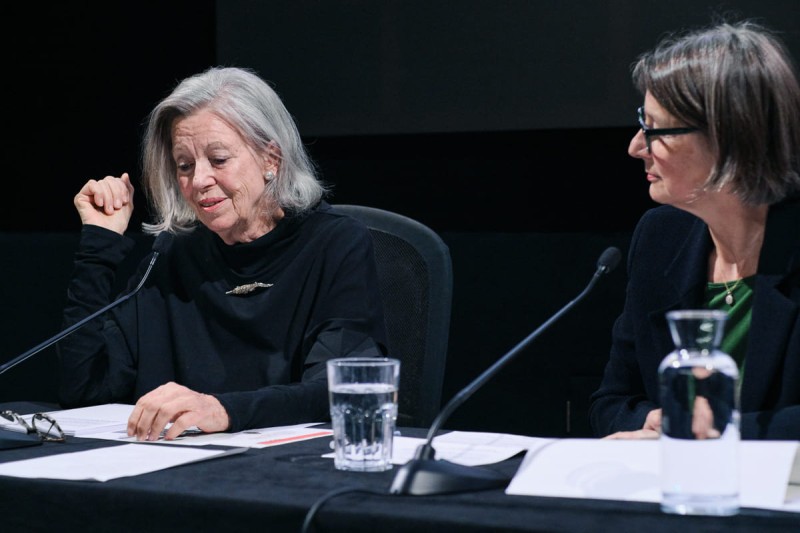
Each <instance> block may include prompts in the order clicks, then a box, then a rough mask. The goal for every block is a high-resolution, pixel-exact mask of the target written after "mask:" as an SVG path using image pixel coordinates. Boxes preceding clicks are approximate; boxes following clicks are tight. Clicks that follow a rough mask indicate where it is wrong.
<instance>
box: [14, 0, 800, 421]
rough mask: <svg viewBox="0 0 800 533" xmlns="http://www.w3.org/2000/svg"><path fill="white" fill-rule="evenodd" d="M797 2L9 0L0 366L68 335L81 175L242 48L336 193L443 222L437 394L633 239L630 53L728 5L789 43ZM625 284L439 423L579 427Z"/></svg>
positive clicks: (27, 388) (118, 159) (507, 344)
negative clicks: (180, 88)
mask: <svg viewBox="0 0 800 533" xmlns="http://www.w3.org/2000/svg"><path fill="white" fill-rule="evenodd" d="M797 8H798V2H797V0H772V1H764V0H737V1H715V2H711V1H708V2H706V1H695V0H673V1H671V2H659V1H654V0H638V1H637V0H610V1H607V2H588V1H587V2H579V1H572V2H565V1H557V0H542V1H533V0H460V1H458V2H429V1H428V2H423V1H420V0H386V1H381V2H375V1H372V0H337V1H331V0H328V1H321V0H320V1H310V0H302V1H292V0H281V1H270V2H255V1H251V2H246V1H243V0H227V1H225V2H216V1H213V0H194V1H186V0H180V1H172V2H140V3H127V4H120V5H102V6H100V7H98V6H95V5H93V6H91V7H90V6H89V5H86V6H83V5H75V4H69V5H63V4H62V5H57V6H47V7H43V6H40V5H33V4H29V5H24V6H16V7H13V8H9V9H8V10H7V14H6V21H7V27H8V29H11V28H13V29H14V32H13V33H14V34H16V35H17V37H14V38H13V39H9V37H8V36H7V37H6V39H7V41H8V42H7V44H6V50H7V52H8V53H7V57H6V64H7V65H8V68H7V69H6V76H4V78H5V80H6V81H5V85H6V91H7V93H6V94H7V96H6V98H7V104H6V106H5V109H4V111H5V113H4V115H5V118H6V120H5V125H6V132H5V133H6V134H5V136H4V139H5V141H4V142H5V143H6V146H8V147H9V148H10V149H9V150H8V151H7V154H8V155H10V157H8V158H7V161H6V170H7V172H6V177H5V179H4V187H3V191H4V193H5V194H4V199H5V202H4V208H3V209H2V210H0V233H2V234H4V235H7V236H11V237H13V241H8V242H14V243H18V242H20V241H24V242H25V245H24V246H22V247H19V246H14V248H13V249H7V250H4V254H5V258H4V260H3V261H0V274H2V278H0V279H2V280H3V283H0V313H2V315H1V316H0V338H2V339H3V342H2V343H1V344H0V361H4V360H8V359H11V358H12V357H13V356H15V355H17V354H19V353H21V352H23V351H24V350H25V349H27V348H29V347H30V346H32V345H34V344H36V343H38V342H40V341H41V340H43V339H45V338H47V337H48V336H50V335H51V334H53V333H54V332H55V331H56V330H57V329H58V325H59V311H60V305H61V302H62V300H63V290H64V287H65V286H66V280H67V278H68V274H69V272H68V271H69V265H70V261H71V257H70V254H71V252H72V241H71V240H70V239H72V237H73V236H74V234H75V232H77V230H78V229H79V219H78V217H77V214H76V213H75V212H74V209H73V207H72V197H73V196H74V194H75V193H76V192H77V191H78V189H79V188H80V187H81V185H82V184H83V183H84V182H85V181H86V180H88V179H90V178H101V177H103V176H105V175H108V174H113V175H119V174H121V173H122V172H125V171H128V172H131V173H132V175H133V176H134V179H137V178H138V176H139V160H138V157H139V140H140V136H141V133H142V125H143V123H144V120H145V117H146V115H147V113H148V111H149V110H150V109H151V108H152V106H153V105H154V104H155V103H156V102H157V101H158V100H159V99H160V98H161V97H163V96H165V95H166V94H167V93H168V92H169V91H170V90H171V89H172V87H173V86H174V85H175V83H176V82H177V81H179V80H180V79H182V78H184V77H186V76H188V75H190V74H194V73H196V72H199V71H201V70H203V69H205V68H206V67H208V66H211V65H217V64H222V65H236V66H245V67H251V68H254V69H255V70H257V71H258V72H259V73H260V74H261V75H262V76H264V77H265V78H266V79H268V80H269V81H270V82H271V83H273V85H274V87H275V88H276V90H277V91H278V92H279V94H281V96H282V97H283V99H284V101H285V102H286V104H287V107H288V108H289V110H290V111H291V112H292V113H293V114H294V115H295V117H296V119H297V122H298V125H299V127H300V130H301V133H302V134H303V135H304V137H305V140H306V141H307V144H308V148H309V151H310V153H311V155H312V157H313V158H314V159H315V161H316V162H317V163H318V166H319V170H320V174H321V176H322V178H323V179H324V180H326V181H327V182H328V183H329V184H330V185H331V186H332V187H333V196H332V199H331V200H332V201H333V202H336V203H360V204H367V205H373V206H376V207H382V208H384V209H390V210H394V211H398V212H400V213H403V214H406V215H408V216H411V217H414V218H416V219H418V220H420V221H422V222H423V223H426V224H428V225H429V226H430V227H431V228H433V229H434V230H435V231H437V232H439V233H440V234H441V235H442V236H443V237H444V238H445V241H446V242H447V243H448V245H449V246H450V248H451V253H452V255H453V260H454V273H455V294H454V307H453V323H452V331H451V343H450V350H449V353H448V363H447V379H446V382H445V398H449V397H451V396H452V395H453V394H455V393H456V392H457V391H458V390H459V389H460V388H461V387H463V386H464V385H465V384H466V383H468V382H469V381H470V380H471V379H473V378H474V377H475V376H477V375H478V374H479V373H480V372H481V371H483V370H484V369H485V368H486V367H487V366H488V365H489V364H491V363H492V362H493V361H494V360H496V359H497V358H498V357H499V356H501V355H502V354H503V353H505V351H507V350H508V349H510V348H511V347H512V346H514V344H516V343H517V342H518V341H519V340H521V339H522V338H524V337H525V336H526V335H527V334H528V333H529V332H530V331H531V330H533V329H534V328H535V327H536V326H538V325H539V324H541V323H542V322H543V321H544V320H546V319H547V317H548V316H550V315H551V314H552V313H554V312H555V311H556V310H558V309H559V308H560V307H561V306H562V305H564V304H566V303H567V301H569V300H570V299H571V298H573V297H574V296H575V295H577V294H578V293H579V292H580V290H581V289H582V288H583V286H584V285H585V283H586V282H588V279H589V277H590V276H591V274H592V273H593V271H594V262H595V260H596V258H597V256H598V255H599V254H600V252H601V251H602V250H603V249H604V248H605V247H606V246H608V245H616V246H619V247H620V248H621V249H623V251H625V250H626V249H627V240H628V238H629V235H630V231H631V230H632V228H633V225H634V224H635V222H636V220H637V219H638V217H639V216H640V215H641V213H642V212H643V211H644V210H645V209H647V208H649V207H651V206H652V205H653V204H652V202H651V201H650V199H649V197H648V195H647V185H646V181H645V180H644V176H643V173H642V165H641V164H640V163H639V162H638V161H635V160H633V159H631V158H629V157H628V156H627V154H626V149H627V145H628V141H629V139H630V137H631V136H632V135H633V134H634V133H635V132H636V127H635V116H634V109H635V108H636V107H637V106H638V105H640V101H641V97H640V96H639V95H637V94H636V93H635V92H634V91H633V88H632V87H631V84H630V80H629V67H630V64H631V62H632V61H634V60H635V58H636V56H637V55H638V54H639V53H640V52H642V51H644V50H645V49H647V48H649V47H651V46H653V45H654V44H655V42H656V41H657V40H658V38H659V37H660V36H662V35H663V34H664V33H665V32H668V31H672V30H678V29H682V28H687V27H694V26H698V25H703V24H705V23H707V22H709V21H711V20H712V19H713V18H714V17H718V16H721V15H727V16H730V17H735V18H741V17H748V18H754V19H756V20H757V21H760V22H763V23H766V24H767V25H769V26H771V27H773V28H774V29H776V30H778V31H779V32H780V33H781V35H782V36H783V38H784V40H785V41H786V42H787V43H788V45H789V47H790V49H791V50H792V51H793V55H794V57H795V58H800V17H799V16H798V11H800V10H798V9H797ZM9 33H10V32H7V35H8V34H9ZM136 205H137V209H136V214H135V217H134V221H133V224H132V228H131V230H132V231H133V232H135V231H136V228H138V226H139V223H140V222H141V221H142V220H144V219H146V218H147V206H146V204H145V201H144V199H143V197H142V196H141V194H140V193H138V192H137V197H136ZM4 242H6V241H4ZM144 244H146V243H144ZM145 249H146V246H145V247H144V248H143V251H144V250H145ZM623 291H624V269H622V268H620V269H619V270H618V271H617V272H615V273H613V274H612V275H611V276H609V279H608V280H604V283H603V284H602V285H600V286H599V287H598V288H597V289H596V291H595V292H593V294H592V295H590V298H588V299H587V300H586V301H585V302H584V303H582V304H581V306H579V307H578V308H576V309H575V310H574V311H573V313H572V314H571V315H570V316H568V317H566V318H565V319H563V320H562V321H560V322H559V323H558V324H556V326H555V327H554V328H553V329H552V330H550V331H548V333H547V334H546V335H544V336H543V337H542V338H541V339H540V342H539V343H537V344H536V345H535V346H532V347H531V348H530V349H529V350H527V352H526V353H525V354H523V356H522V357H520V359H519V360H517V361H515V362H514V363H513V365H512V367H510V368H508V369H507V370H506V371H504V372H503V373H501V374H500V375H498V376H497V377H496V378H495V379H494V380H493V381H492V382H491V383H490V385H489V386H488V387H487V388H486V390H484V391H481V392H480V393H478V394H476V395H475V396H474V397H473V398H472V399H471V400H470V401H469V403H468V404H467V405H465V406H464V408H462V409H461V410H460V411H458V412H457V413H456V414H455V415H454V416H453V417H452V420H451V424H450V425H451V426H452V427H462V428H465V429H487V430H493V431H507V432H519V433H528V434H536V435H562V434H572V435H579V436H580V435H583V434H585V433H586V432H587V431H588V429H587V426H586V420H585V404H586V400H587V394H588V391H590V390H592V388H593V387H594V386H596V382H597V379H598V376H599V373H600V372H601V371H602V366H603V363H604V360H605V357H606V356H607V351H608V342H609V336H610V326H611V323H612V322H613V318H614V317H615V316H616V314H617V313H618V312H619V310H620V309H621V305H622V298H623ZM52 358H53V353H52V349H49V350H48V351H46V352H44V353H43V354H41V357H40V358H37V361H29V362H26V363H24V364H23V365H20V366H19V367H16V368H15V369H14V370H12V371H11V372H9V373H7V374H6V375H3V376H0V399H3V398H4V399H23V398H25V399H28V398H30V397H31V396H39V397H46V396H48V395H52V390H53V384H54V379H55V377H54V376H53V372H52ZM32 376H34V378H32ZM32 399H38V398H32ZM45 399H46V398H45ZM568 408H569V410H570V411H569V412H568V411H567V409H568Z"/></svg>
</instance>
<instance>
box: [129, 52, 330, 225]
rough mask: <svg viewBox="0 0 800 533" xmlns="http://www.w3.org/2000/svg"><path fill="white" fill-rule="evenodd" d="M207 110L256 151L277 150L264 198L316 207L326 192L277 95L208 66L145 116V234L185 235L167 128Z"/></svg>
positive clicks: (252, 78) (185, 211)
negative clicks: (148, 211) (148, 219)
mask: <svg viewBox="0 0 800 533" xmlns="http://www.w3.org/2000/svg"><path fill="white" fill-rule="evenodd" d="M200 110H210V111H211V112H213V113H214V114H216V115H217V116H219V117H220V118H221V119H223V120H225V121H226V122H227V123H228V124H230V125H232V126H233V127H234V128H235V129H236V130H237V131H238V132H239V134H240V135H241V136H242V138H243V139H244V141H245V143H247V144H248V145H249V146H250V147H251V148H253V149H254V150H255V151H256V152H257V153H264V152H266V151H268V150H269V149H270V148H269V144H270V143H274V144H275V145H277V147H278V148H279V156H280V158H281V164H280V168H279V169H278V175H277V176H275V178H274V179H272V180H271V181H270V182H269V183H268V184H267V186H266V188H265V192H264V194H267V195H270V197H271V199H272V200H273V201H274V202H276V203H277V204H278V205H279V206H280V207H282V208H283V209H285V210H288V211H291V212H293V213H303V212H305V211H307V210H309V209H311V208H312V207H313V206H314V205H316V204H317V203H318V202H319V200H320V199H322V197H323V196H324V195H325V193H326V188H325V186H324V185H323V184H322V183H321V182H320V180H319V179H318V177H317V175H316V170H315V167H314V164H313V162H312V161H311V159H310V158H309V156H308V154H307V153H306V150H305V148H304V146H303V142H302V140H301V138H300V134H299V132H298V131H297V126H296V125H295V122H294V119H293V118H292V116H291V115H290V114H289V112H288V111H287V110H286V107H285V106H284V105H283V102H281V99H280V97H279V96H278V95H277V94H276V93H275V91H274V90H273V89H272V88H271V87H270V86H269V84H268V83H267V82H265V81H264V80H263V79H261V78H260V77H259V76H258V75H256V74H255V73H254V72H253V71H251V70H248V69H243V68H232V67H229V68H222V67H213V68H210V69H208V70H206V71H205V72H203V73H201V74H196V75H194V76H190V77H188V78H186V79H185V80H183V81H182V82H180V84H178V86H177V87H176V88H175V90H173V91H172V93H171V94H170V95H169V96H167V97H166V98H164V99H163V100H162V101H161V102H159V103H158V105H156V107H155V108H154V109H153V110H152V111H151V112H150V115H149V117H148V121H147V127H146V131H145V135H144V139H143V146H142V181H143V184H144V191H145V195H146V197H147V199H148V201H149V202H150V205H151V206H152V208H153V210H154V216H155V221H154V222H153V223H144V224H142V228H143V230H144V231H145V232H146V233H151V234H154V233H160V232H162V231H167V232H171V233H177V232H186V231H190V230H191V229H192V228H194V227H195V226H196V225H197V217H196V216H195V213H194V211H193V210H192V208H191V207H190V206H189V205H188V204H187V203H186V201H185V200H184V198H183V196H182V195H181V192H180V188H179V186H178V180H177V169H176V166H175V161H174V160H173V157H172V135H171V132H172V124H173V122H174V120H175V119H176V118H180V117H186V116H189V115H192V114H194V113H196V112H198V111H200Z"/></svg>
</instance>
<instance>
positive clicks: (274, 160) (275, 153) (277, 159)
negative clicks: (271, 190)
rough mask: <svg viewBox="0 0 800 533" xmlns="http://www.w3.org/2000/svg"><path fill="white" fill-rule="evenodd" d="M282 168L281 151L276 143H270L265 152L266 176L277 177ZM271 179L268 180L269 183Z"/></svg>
mask: <svg viewBox="0 0 800 533" xmlns="http://www.w3.org/2000/svg"><path fill="white" fill-rule="evenodd" d="M280 168H281V149H280V147H279V146H278V144H277V143H276V142H275V141H270V142H269V144H268V145H267V149H266V151H265V152H264V175H265V176H266V175H267V174H270V173H271V174H272V176H273V177H274V176H277V175H278V171H279V170H280ZM269 179H270V178H268V179H267V181H269Z"/></svg>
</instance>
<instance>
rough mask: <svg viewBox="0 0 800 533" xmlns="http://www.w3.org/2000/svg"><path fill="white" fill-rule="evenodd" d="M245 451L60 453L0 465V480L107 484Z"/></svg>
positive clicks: (143, 447)
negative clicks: (8, 478)
mask: <svg viewBox="0 0 800 533" xmlns="http://www.w3.org/2000/svg"><path fill="white" fill-rule="evenodd" d="M246 450H247V448H230V449H226V450H208V449H203V448H173V447H169V446H157V445H153V444H144V443H138V444H122V445H119V446H109V447H106V448H97V449H94V450H86V451H82V452H71V453H61V454H58V455H49V456H46V457H37V458H34V459H24V460H21V461H10V462H7V463H1V464H0V476H12V477H22V478H35V479H39V478H46V479H65V480H72V481H81V480H84V481H108V480H109V479H116V478H120V477H128V476H137V475H139V474H147V473H149V472H155V471H157V470H164V469H167V468H172V467H174V466H179V465H185V464H189V463H195V462H198V461H207V460H209V459H215V458H218V457H223V456H226V455H233V454H237V453H242V452H244V451H246Z"/></svg>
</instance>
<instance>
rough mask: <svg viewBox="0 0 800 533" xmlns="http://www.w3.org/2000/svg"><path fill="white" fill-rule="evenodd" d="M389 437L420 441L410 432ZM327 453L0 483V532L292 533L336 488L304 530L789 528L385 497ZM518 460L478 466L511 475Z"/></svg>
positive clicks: (573, 503)
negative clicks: (103, 477) (102, 478)
mask: <svg viewBox="0 0 800 533" xmlns="http://www.w3.org/2000/svg"><path fill="white" fill-rule="evenodd" d="M9 406H11V407H15V408H16V409H18V410H19V412H31V409H30V406H26V405H25V404H17V405H10V404H4V405H0V409H3V408H8V407H9ZM401 431H402V433H403V434H404V435H407V436H417V437H423V436H424V435H425V431H424V430H422V429H413V428H401ZM114 445H118V443H115V442H113V441H102V440H94V439H78V438H69V439H68V442H66V443H63V444H58V443H45V444H43V445H42V446H34V447H30V448H20V449H12V450H2V451H0V462H6V461H14V460H20V459H27V458H32V457H41V456H44V455H48V454H55V453H64V452H76V451H82V450H88V449H92V448H97V447H102V446H114ZM329 451H330V439H328V438H325V437H323V438H318V439H312V440H308V441H302V442H296V443H292V444H286V445H282V446H275V447H270V448H262V449H249V450H247V451H246V452H244V453H241V454H237V455H232V456H228V457H222V458H218V459H213V460H209V461H204V462H200V463H194V464H188V465H184V466H179V467H174V468H170V469H167V470H161V471H158V472H153V473H150V474H143V475H139V476H133V477H127V478H119V479H114V480H110V481H107V482H102V483H101V482H90V481H59V480H47V479H21V478H12V477H5V476H0V511H1V512H0V520H2V522H0V531H2V532H4V533H5V532H9V533H10V532H16V531H57V532H63V531H82V532H92V531H103V532H127V531H131V532H133V531H135V532H147V533H149V532H160V531H165V532H167V531H169V532H171V533H174V532H176V531H192V532H203V531H214V532H223V531H224V532H236V531H248V532H249V531H268V532H273V531H292V532H299V531H300V530H301V526H302V523H303V520H304V518H305V516H306V513H307V512H308V510H309V509H310V508H311V506H312V505H313V504H314V503H315V502H316V501H317V500H318V499H320V498H321V497H323V496H325V495H326V494H328V493H330V492H331V491H335V490H339V489H347V488H352V489H359V490H360V491H359V492H353V493H346V494H342V495H339V496H336V497H334V498H332V499H331V500H329V501H327V502H326V503H325V504H324V505H323V506H322V507H321V508H320V509H319V511H318V513H317V514H316V516H315V521H314V524H315V527H314V531H320V532H322V531H346V532H362V531H363V532H381V533H391V532H401V531H403V532H406V531H413V532H415V533H423V532H428V531H436V532H437V533H441V532H445V531H459V532H461V531H466V532H503V531H576V532H578V531H579V532H592V531H614V532H623V531H641V532H646V533H657V532H669V533H673V532H675V531H681V532H684V533H685V532H689V531H720V532H725V533H731V532H744V531H747V532H758V533H761V532H767V531H794V532H795V533H796V532H797V531H800V527H799V526H800V514H797V513H786V512H775V511H766V510H757V509H743V510H742V511H741V513H740V514H739V515H736V516H733V517H725V518H716V517H695V516H677V515H667V514H663V513H662V512H661V511H660V509H659V506H658V504H655V503H640V502H624V501H607V500H588V499H570V498H545V497H531V496H510V495H506V494H505V493H504V491H503V490H502V489H494V490H488V491H481V492H473V493H464V494H450V495H441V496H395V495H389V494H388V488H389V485H390V483H391V480H392V479H393V476H394V474H395V471H396V470H390V471H387V472H379V473H359V472H342V471H338V470H336V469H334V467H333V461H332V460H331V459H325V458H322V457H321V456H322V454H324V453H326V452H329ZM521 460H522V458H521V457H515V458H512V459H510V460H508V461H504V462H503V463H500V464H498V465H492V466H490V467H485V468H493V469H496V470H497V471H499V472H502V473H504V474H506V475H508V476H509V477H511V476H513V474H514V472H516V469H517V468H518V467H519V464H520V462H521ZM364 491H366V492H364Z"/></svg>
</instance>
